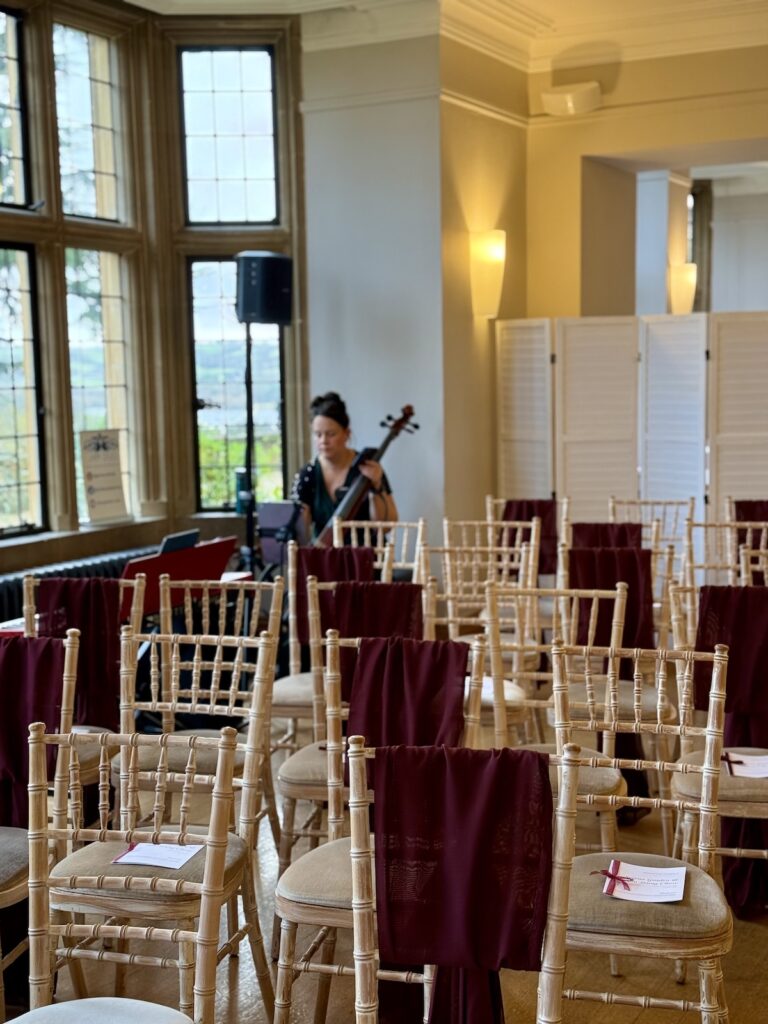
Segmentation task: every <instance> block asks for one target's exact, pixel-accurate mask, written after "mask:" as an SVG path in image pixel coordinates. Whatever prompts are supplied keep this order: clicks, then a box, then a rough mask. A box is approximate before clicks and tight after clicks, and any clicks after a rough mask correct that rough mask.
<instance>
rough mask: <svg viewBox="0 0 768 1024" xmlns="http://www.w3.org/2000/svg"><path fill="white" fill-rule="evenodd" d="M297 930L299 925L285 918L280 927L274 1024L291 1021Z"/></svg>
mask: <svg viewBox="0 0 768 1024" xmlns="http://www.w3.org/2000/svg"><path fill="white" fill-rule="evenodd" d="M297 928H298V925H296V923H295V922H294V921H288V920H286V919H285V918H283V920H282V923H281V925H280V956H279V958H278V961H277V990H276V992H275V1016H274V1024H289V1021H290V1016H291V989H292V988H293V959H294V956H295V954H296V931H297Z"/></svg>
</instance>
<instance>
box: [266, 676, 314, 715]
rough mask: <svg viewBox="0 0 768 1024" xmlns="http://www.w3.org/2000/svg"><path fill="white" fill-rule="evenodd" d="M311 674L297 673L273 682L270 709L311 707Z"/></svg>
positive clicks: (312, 690) (312, 692) (312, 691)
mask: <svg viewBox="0 0 768 1024" xmlns="http://www.w3.org/2000/svg"><path fill="white" fill-rule="evenodd" d="M313 694H314V688H313V686H312V673H311V672H299V673H297V674H296V675H293V676H283V678H282V679H276V680H275V688H274V690H273V691H272V707H273V709H274V708H275V707H294V706H296V707H310V708H311V707H312V695H313Z"/></svg>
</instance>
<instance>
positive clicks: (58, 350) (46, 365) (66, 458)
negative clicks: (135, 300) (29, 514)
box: [38, 244, 79, 530]
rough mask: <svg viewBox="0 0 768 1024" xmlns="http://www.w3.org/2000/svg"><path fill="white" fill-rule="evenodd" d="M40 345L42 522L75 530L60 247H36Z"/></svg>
mask: <svg viewBox="0 0 768 1024" xmlns="http://www.w3.org/2000/svg"><path fill="white" fill-rule="evenodd" d="M38 287H39V306H38V308H39V322H40V341H41V345H40V349H41V366H42V373H43V386H44V392H43V394H44V395H45V405H44V409H45V413H44V424H43V426H44V431H45V451H46V461H47V477H48V521H49V523H50V526H51V529H52V530H76V529H77V528H78V525H79V520H78V515H77V490H76V485H75V458H74V448H73V445H72V436H73V421H72V396H71V392H70V387H69V347H68V332H67V297H66V288H65V284H64V247H63V246H62V245H58V244H56V245H47V246H40V247H39V249H38Z"/></svg>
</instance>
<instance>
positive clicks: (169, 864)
mask: <svg viewBox="0 0 768 1024" xmlns="http://www.w3.org/2000/svg"><path fill="white" fill-rule="evenodd" d="M202 849H204V847H203V846H197V845H192V846H173V845H171V844H170V843H134V844H132V845H131V846H129V847H128V849H127V850H124V851H123V853H121V854H118V856H117V857H115V858H113V860H112V863H113V864H118V863H119V864H143V865H145V866H147V867H153V868H170V869H171V870H178V868H183V867H184V865H185V864H186V863H187V861H188V860H191V859H192V858H193V857H194V855H195V854H196V853H199V852H200V850H202Z"/></svg>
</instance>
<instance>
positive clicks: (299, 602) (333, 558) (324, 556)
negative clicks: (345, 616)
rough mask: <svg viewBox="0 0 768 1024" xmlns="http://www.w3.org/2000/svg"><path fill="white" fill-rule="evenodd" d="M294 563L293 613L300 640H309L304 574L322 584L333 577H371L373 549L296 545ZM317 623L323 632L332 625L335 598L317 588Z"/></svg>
mask: <svg viewBox="0 0 768 1024" xmlns="http://www.w3.org/2000/svg"><path fill="white" fill-rule="evenodd" d="M296 554H297V562H296V577H297V578H296V616H297V624H298V625H297V628H298V634H299V643H301V644H307V643H309V625H308V622H307V576H316V577H317V579H318V580H319V581H320V582H321V583H331V582H335V581H336V580H360V581H363V582H371V581H372V580H373V573H374V569H373V563H374V562H375V561H376V552H375V551H374V549H373V548H351V547H345V548H319V547H318V548H314V547H305V548H298V550H297V552H296ZM319 598H320V623H321V627H322V630H323V634H324V633H325V631H326V629H333V628H334V611H333V608H334V597H333V594H331V593H330V592H327V593H326V592H325V591H320V594H319Z"/></svg>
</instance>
